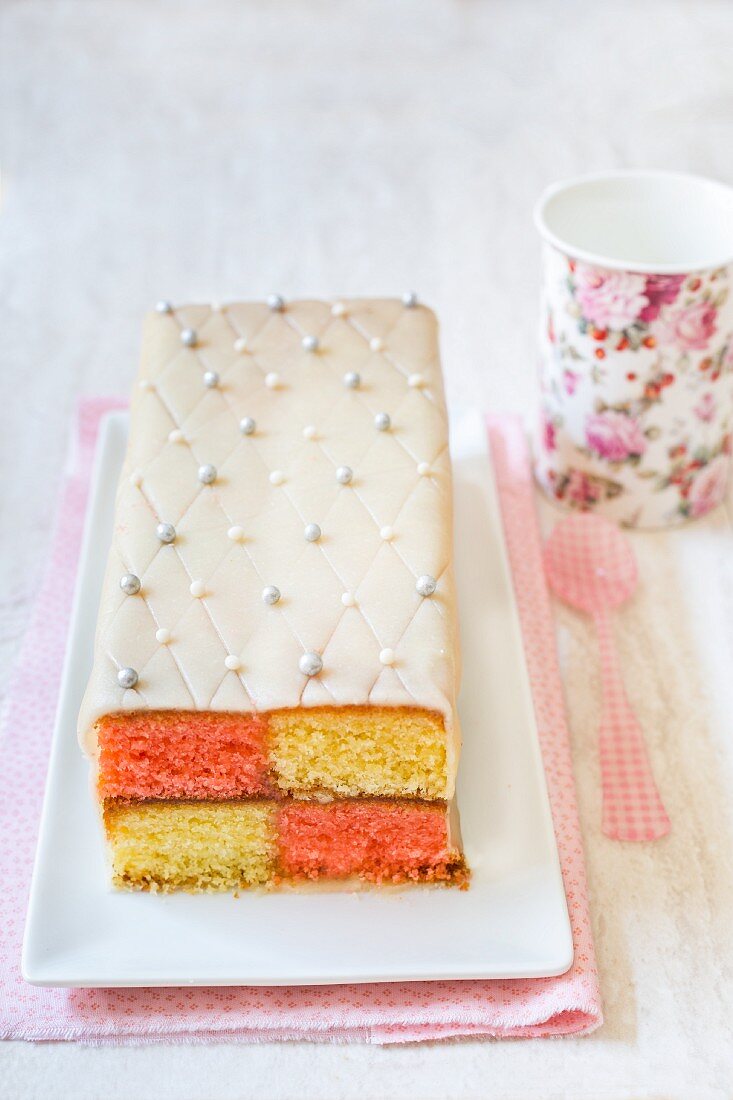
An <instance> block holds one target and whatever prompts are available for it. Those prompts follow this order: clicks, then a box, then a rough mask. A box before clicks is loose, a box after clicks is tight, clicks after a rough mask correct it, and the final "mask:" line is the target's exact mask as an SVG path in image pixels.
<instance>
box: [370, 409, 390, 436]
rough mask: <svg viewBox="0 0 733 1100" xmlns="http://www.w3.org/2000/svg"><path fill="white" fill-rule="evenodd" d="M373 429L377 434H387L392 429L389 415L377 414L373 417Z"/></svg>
mask: <svg viewBox="0 0 733 1100" xmlns="http://www.w3.org/2000/svg"><path fill="white" fill-rule="evenodd" d="M374 427H375V428H376V429H377V431H378V432H388V431H389V429H390V428H391V427H392V420H391V418H390V415H389V413H377V415H376V416H375V417H374Z"/></svg>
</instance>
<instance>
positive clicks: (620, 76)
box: [0, 0, 733, 1100]
mask: <svg viewBox="0 0 733 1100" xmlns="http://www.w3.org/2000/svg"><path fill="white" fill-rule="evenodd" d="M0 89H1V91H0V141H1V148H0V157H1V166H2V203H1V206H0V249H1V252H0V295H1V297H0V302H1V305H0V308H1V310H2V319H1V322H0V358H1V359H2V366H1V368H0V387H1V389H0V399H1V401H2V404H1V405H0V409H1V411H0V417H1V418H2V419H1V421H0V470H1V471H2V481H1V482H0V485H1V489H0V494H1V502H2V516H1V518H0V532H1V535H0V547H1V551H2V563H1V568H2V578H3V584H2V589H1V590H0V659H1V662H2V664H1V667H2V672H3V677H4V675H5V674H6V671H7V669H8V667H9V665H10V663H11V662H12V659H13V656H14V653H15V650H16V648H17V644H18V641H19V638H20V636H21V634H22V631H23V627H24V624H25V622H26V620H27V617H28V613H29V608H30V606H31V602H32V599H33V595H34V592H35V589H36V587H37V583H38V577H39V573H40V570H41V569H42V566H43V561H44V557H45V554H46V547H47V543H48V536H49V529H50V523H51V520H52V516H53V511H54V500H55V495H56V490H57V487H58V483H59V478H60V474H61V469H62V466H63V459H64V453H65V448H66V444H67V437H68V431H69V421H70V416H71V412H72V409H73V406H74V403H75V401H76V399H77V397H78V396H79V395H80V394H82V393H87V394H92V393H113V394H119V393H125V392H126V390H127V389H128V386H129V381H130V378H131V374H132V370H133V366H134V362H135V358H136V355H137V346H138V338H139V324H140V316H141V313H142V311H143V310H144V309H146V308H149V307H150V305H151V303H153V302H154V301H155V300H156V299H157V298H159V297H161V296H165V297H170V298H172V299H174V300H176V301H181V300H196V299H199V300H208V299H211V298H219V299H226V298H228V297H231V296H247V297H249V296H259V295H263V294H265V293H267V292H268V291H270V290H272V289H277V290H279V291H281V292H282V293H283V294H285V295H295V294H302V293H306V294H309V295H310V294H319V293H324V294H329V295H330V294H343V295H349V294H369V293H377V294H391V293H400V292H402V291H403V290H404V289H406V288H411V287H414V288H416V289H417V290H418V291H419V293H420V295H421V296H422V297H423V298H424V300H425V301H427V302H428V303H430V304H431V305H433V306H434V307H436V308H437V310H438V312H439V314H440V316H441V320H442V325H443V352H444V361H445V367H446V374H447V385H448V393H449V398H450V399H451V400H452V401H453V402H454V403H456V402H461V403H463V402H465V401H466V400H471V401H472V402H475V403H476V404H479V405H484V406H485V407H486V408H492V409H515V410H523V411H524V410H526V409H527V408H528V406H529V405H530V404H531V402H532V400H533V396H534V384H533V367H534V329H535V318H536V293H537V284H538V248H537V242H536V241H535V237H534V232H533V229H532V224H531V207H532V203H533V200H534V198H535V197H536V195H537V194H538V192H539V191H540V190H541V188H542V187H543V186H544V185H545V184H546V183H547V182H549V181H551V180H552V179H555V178H557V177H562V176H565V175H569V174H573V173H577V172H580V171H592V170H597V169H603V168H606V167H626V166H643V167H668V168H678V169H689V170H692V171H696V172H701V173H704V174H708V175H712V176H717V177H719V178H721V179H724V180H726V181H728V182H729V183H733V5H732V4H730V3H726V2H722V0H721V2H706V0H688V2H680V0H669V2H667V3H661V2H654V0H631V2H612V0H607V2H605V3H602V2H597V3H592V2H589V0H585V2H560V0H557V2H545V3H542V2H540V0H536V2H534V3H532V2H522V0H515V2H510V0H505V2H493V3H492V2H480V0H473V2H471V0H443V2H438V0H384V2H383V0H369V2H363V3H359V2H352V3H347V2H344V3H340V4H339V3H328V2H319V0H310V2H305V0H278V2H277V3H274V4H268V3H267V2H266V0H260V2H251V3H248V2H242V0H231V2H229V0H198V2H196V3H185V2H178V3H176V2H170V3H166V2H163V0H98V2H96V3H95V2H92V0H78V2H73V0H56V2H47V3H41V2H39V0H4V2H2V3H1V4H0ZM680 213H681V216H684V211H681V212H680ZM727 525H728V519H727V517H726V515H725V513H719V514H718V516H716V517H714V518H713V519H711V520H710V521H708V522H707V524H704V525H702V526H701V527H697V528H695V529H689V530H687V531H685V532H684V533H682V534H680V535H677V536H674V537H672V536H668V537H662V538H660V537H659V536H646V537H639V538H638V539H637V541H636V547H637V550H638V552H639V555H640V560H641V567H642V577H643V580H644V587H643V590H642V594H641V596H640V597H639V599H638V600H637V601H636V602H635V604H634V605H633V607H632V608H630V609H629V611H628V612H627V613H626V614H625V616H624V618H623V620H622V621H621V622H620V623H619V629H618V634H619V639H620V641H621V645H622V651H623V657H624V666H625V668H626V669H627V680H628V684H629V691H630V694H631V696H632V699H633V701H634V704H635V705H636V707H637V709H638V710H639V712H640V714H641V716H642V719H643V721H644V724H645V726H646V728H647V730H648V731H649V734H648V736H649V742H650V745H651V747H652V751H653V755H654V760H655V768H656V770H657V774H658V777H659V780H660V785H661V786H662V789H663V791H664V793H665V798H666V800H667V805H668V808H669V810H670V813H671V816H672V819H673V825H674V832H673V835H672V837H671V838H670V839H669V841H666V842H664V843H663V844H662V845H659V846H640V847H638V848H634V849H632V850H629V849H627V848H623V847H622V846H619V845H614V844H613V843H612V842H610V841H607V840H605V839H604V838H602V837H601V836H600V832H599V826H598V818H599V795H598V789H599V787H598V774H597V765H596V757H595V751H594V744H595V734H594V729H595V726H596V722H597V717H598V704H597V688H598V680H597V667H596V660H595V650H594V648H593V647H592V645H591V634H590V631H589V630H588V629H587V627H586V625H585V624H584V623H583V622H582V621H581V620H580V619H578V618H577V617H575V616H574V615H573V614H571V613H569V612H561V613H560V614H559V616H558V621H559V625H560V646H561V653H562V656H563V663H564V668H565V673H566V688H567V693H568V701H569V705H570V714H571V726H572V733H573V745H574V753H575V760H576V768H577V776H578V786H579V798H580V807H581V818H582V824H583V830H584V837H585V843H586V850H587V860H588V871H589V878H590V886H591V892H592V902H593V917H594V928H595V934H596V942H597V950H598V957H599V964H600V967H601V972H602V988H603V994H604V999H605V1010H606V1020H607V1022H606V1025H605V1027H604V1028H603V1029H602V1030H601V1031H599V1032H598V1033H596V1034H595V1035H594V1036H592V1037H590V1038H585V1039H578V1040H562V1041H551V1042H550V1041H535V1042H514V1043H491V1042H473V1041H471V1042H460V1043H453V1044H443V1045H440V1044H435V1045H429V1046H420V1047H418V1046H414V1047H408V1048H401V1049H400V1048H397V1049H395V1048H392V1049H389V1048H386V1049H380V1048H370V1047H367V1046H347V1047H343V1046H329V1045H311V1044H299V1043H292V1044H283V1045H277V1046H276V1045H269V1044H265V1045H261V1046H235V1045H232V1046H219V1047H216V1046H210V1047H167V1046H155V1047H143V1048H125V1049H110V1048H104V1049H86V1048H83V1047H79V1046H74V1045H63V1044H59V1045H39V1046H29V1045H24V1044H8V1045H6V1046H4V1047H3V1048H1V1049H0V1095H2V1096H7V1097H43V1098H51V1097H72V1096H73V1097H74V1098H76V1100H83V1098H92V1097H102V1096H104V1097H105V1098H109V1100H115V1098H123V1097H124V1098H131V1097H142V1098H147V1097H161V1098H169V1097H170V1098H182V1097H192V1098H193V1097H214V1096H216V1097H218V1098H221V1100H225V1098H230V1097H242V1098H244V1097H255V1096H257V1097H268V1098H283V1100H284V1098H290V1097H302V1098H310V1097H313V1098H315V1097H318V1098H323V1100H331V1098H333V1100H336V1098H339V1097H380V1098H381V1097H385V1098H387V1097H401V1098H405V1097H420V1098H422V1097H424V1098H439V1100H449V1098H452V1097H492V1098H493V1097H496V1098H501V1100H519V1098H522V1100H524V1098H527V1097H541V1098H542V1100H554V1098H566V1097H567V1098H569V1100H576V1098H583V1100H585V1098H588V1100H590V1098H592V1100H605V1098H608V1100H624V1098H628V1100H636V1098H639V1097H649V1098H654V1100H668V1098H669V1100H698V1098H699V1100H713V1098H714V1100H724V1098H730V1097H731V1096H733V1027H732V1024H731V1021H732V1020H733V933H732V932H731V929H732V928H733V858H732V855H731V853H732V852H733V841H732V840H731V836H732V833H733V829H732V826H731V815H730V810H729V806H730V804H731V798H730V793H731V791H733V752H732V751H731V742H732V740H733V739H732V738H731V728H730V727H731V719H730V717H729V716H730V715H731V714H732V713H733V688H732V687H731V681H732V680H733V677H732V676H731V671H730V670H731V668H733V637H732V635H733V630H732V628H731V626H730V624H731V622H733V565H732V563H733V534H731V535H728V536H726V533H725V532H726V527H727ZM726 539H727V546H726Z"/></svg>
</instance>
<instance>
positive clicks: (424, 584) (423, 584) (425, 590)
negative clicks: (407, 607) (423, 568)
mask: <svg viewBox="0 0 733 1100" xmlns="http://www.w3.org/2000/svg"><path fill="white" fill-rule="evenodd" d="M437 587H438V583H437V581H436V579H435V577H431V576H430V574H429V573H425V574H423V576H422V577H418V578H417V581H416V582H415V588H416V589H417V590H418V592H419V593H420V595H421V596H432V594H433V592H435V589H436V588H437Z"/></svg>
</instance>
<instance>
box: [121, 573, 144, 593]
mask: <svg viewBox="0 0 733 1100" xmlns="http://www.w3.org/2000/svg"><path fill="white" fill-rule="evenodd" d="M120 588H121V589H122V591H123V592H124V593H125V595H126V596H137V594H138V592H139V591H140V578H139V577H136V576H135V574H134V573H125V574H124V575H123V576H121V577H120Z"/></svg>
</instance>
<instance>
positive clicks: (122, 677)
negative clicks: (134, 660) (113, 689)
mask: <svg viewBox="0 0 733 1100" xmlns="http://www.w3.org/2000/svg"><path fill="white" fill-rule="evenodd" d="M117 683H118V684H119V685H120V687H121V688H134V686H135V684H136V683H137V672H135V669H134V668H121V669H120V671H119V672H118V673H117Z"/></svg>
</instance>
